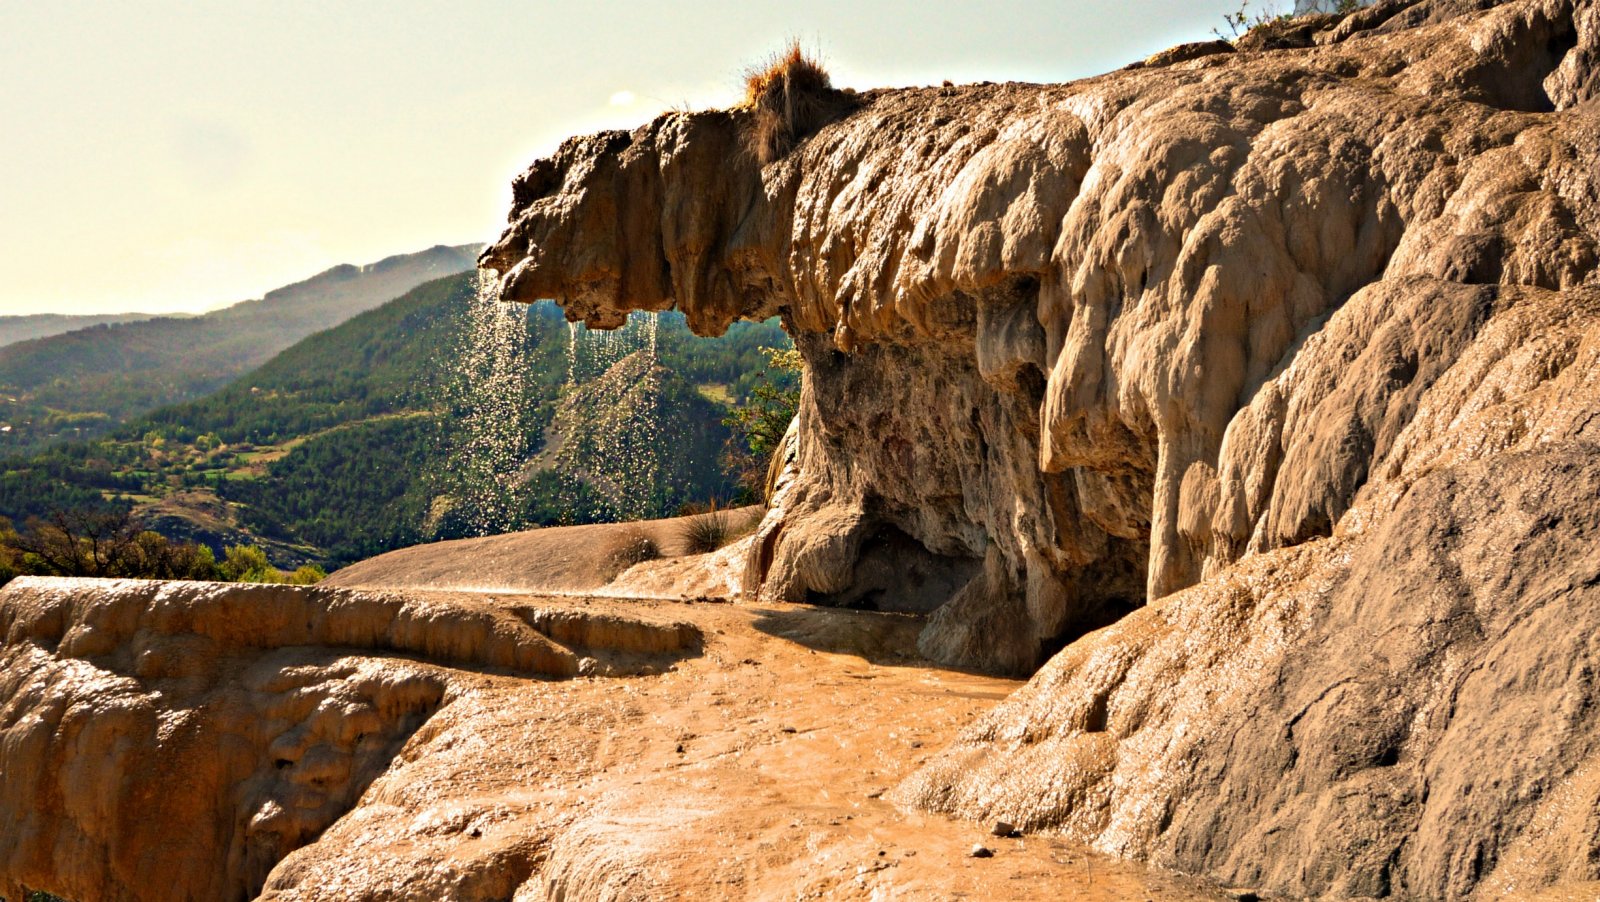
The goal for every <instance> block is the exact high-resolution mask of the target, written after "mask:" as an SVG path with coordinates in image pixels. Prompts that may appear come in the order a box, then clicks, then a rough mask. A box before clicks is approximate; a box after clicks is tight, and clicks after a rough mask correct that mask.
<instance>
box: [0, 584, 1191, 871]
mask: <svg viewBox="0 0 1600 902" xmlns="http://www.w3.org/2000/svg"><path fill="white" fill-rule="evenodd" d="M323 610H326V611H327V612H328V613H327V614H322V613H319V612H321V611H323ZM0 617H3V618H4V620H3V622H4V623H5V624H6V625H7V627H6V630H7V631H6V633H5V636H6V645H5V648H4V652H3V655H4V657H3V659H0V663H3V664H4V665H5V667H6V669H5V670H4V671H0V672H3V673H4V674H5V677H4V678H3V679H0V815H3V817H0V894H3V895H4V896H5V897H6V898H16V899H21V898H25V897H24V896H22V895H21V890H22V888H23V887H28V888H33V889H44V890H48V891H52V892H55V893H58V894H60V895H62V896H64V897H66V898H69V899H75V900H91V899H92V900H172V899H194V900H200V899H204V900H214V899H242V898H251V897H257V898H261V899H266V900H276V902H292V900H319V902H320V900H329V899H339V900H346V899H361V900H418V902H422V900H426V902H440V900H448V902H504V900H507V899H515V900H518V902H541V900H560V899H569V900H571V899H596V898H603V899H613V900H640V902H643V900H655V899H664V898H683V899H793V898H796V897H800V898H830V899H861V900H867V899H881V898H911V899H955V898H1007V899H1018V900H1039V902H1043V900H1047V899H1055V898H1059V897H1060V894H1061V893H1062V892H1063V891H1069V892H1073V893H1074V894H1075V897H1077V898H1082V899H1085V900H1093V902H1109V900H1121V899H1127V898H1160V899H1163V900H1171V902H1215V900H1218V899H1220V898H1223V896H1221V894H1219V893H1217V892H1216V891H1215V890H1214V889H1210V888H1208V887H1206V886H1205V885H1203V884H1201V883H1200V882H1198V881H1195V880H1193V879H1188V878H1184V877H1181V876H1178V875H1173V874H1168V873H1162V872H1159V871H1151V870H1149V869H1146V868H1144V867H1141V866H1139V865H1137V864H1134V863H1129V862H1118V861H1116V860H1114V859H1106V858H1103V857H1097V856H1095V854H1094V853H1091V852H1089V851H1087V850H1086V849H1084V848H1083V847H1082V846H1081V845H1079V844H1077V843H1074V842H1072V841H1071V840H1068V839H1065V838H1060V837H1056V838H1049V837H1037V836H1028V837H1017V838H1007V839H999V840H997V839H996V838H994V837H992V836H989V835H988V834H987V833H986V832H985V831H984V830H983V829H982V828H979V827H976V826H974V825H970V824H965V823H962V822H959V821H952V820H950V819H948V818H945V817H943V816H940V815H929V814H922V813H920V812H915V811H908V810H905V809H901V808H898V807H896V806H895V805H892V804H890V803H889V802H888V801H886V800H885V799H884V798H883V795H884V793H885V792H886V791H887V790H888V789H889V788H890V787H891V786H893V785H894V784H895V783H896V782H898V781H899V780H901V779H903V778H904V777H905V776H907V775H908V774H909V773H911V772H912V770H913V769H914V768H915V767H916V766H917V764H918V763H919V762H922V761H926V760H927V758H928V757H929V756H930V755H932V754H933V752H934V750H935V749H936V748H938V747H939V746H942V745H944V744H945V743H947V742H949V741H950V740H951V739H953V738H954V736H955V734H956V732H957V731H958V730H959V728H960V727H961V725H963V724H966V723H969V722H971V720H972V718H973V717H974V716H976V715H978V714H981V713H982V712H984V711H986V710H988V709H989V708H990V707H992V706H993V705H994V704H996V703H997V702H998V701H999V700H1000V699H1002V698H1004V697H1005V696H1006V695H1007V694H1009V693H1010V692H1012V691H1013V690H1014V689H1016V688H1017V686H1018V684H1017V683H1016V682H1014V681H1011V680H1005V679H999V678H994V677H985V676H980V675H976V674H967V673H960V672H953V671H944V670H940V669H937V668H929V667H927V666H926V664H925V662H923V661H921V660H920V659H918V657H917V655H916V652H915V638H916V634H917V632H918V630H919V628H920V621H919V620H918V618H916V617H914V616H910V615H886V614H871V613H858V612H850V611H837V610H826V609H818V608H811V607H804V606H787V605H773V606H747V605H733V604H725V603H722V604H707V603H683V602H664V601H645V600H633V601H623V602H618V601H611V600H605V599H583V598H566V599H553V598H548V597H540V596H536V595H527V594H509V593H507V594H492V595H491V594H483V593H456V592H428V591H420V590H407V591H406V592H404V593H403V594H397V593H394V592H383V593H379V592H375V591H371V590H364V591H359V590H347V589H339V590H316V589H301V588H291V587H274V588H260V587H257V588H248V587H245V588H241V587H232V586H195V585H190V586H182V585H171V586H162V585H159V584H149V583H98V582H95V581H87V580H84V581H51V580H29V581H26V582H24V583H22V584H21V585H18V586H13V587H8V588H7V589H6V590H5V592H3V593H0ZM424 622H425V623H426V624H427V626H426V629H424V630H421V631H417V632H414V631H413V626H414V625H416V624H421V623H424ZM112 640H115V643H114V645H112V644H108V643H111V642H112ZM497 648H498V649H500V650H499V651H496V650H495V649H497ZM532 649H546V650H550V651H554V652H555V653H556V654H555V656H554V657H552V658H549V659H548V660H550V661H552V662H557V663H556V664H555V666H554V667H552V668H548V669H546V668H544V667H543V665H539V664H537V663H536V664H535V666H533V667H531V668H529V667H527V666H525V665H524V664H523V663H522V662H524V661H525V660H527V659H528V654H529V651H530V650H532ZM540 654H541V656H542V654H543V653H542V652H541V653H540ZM569 654H570V655H571V656H572V657H571V658H569V657H568V655H569ZM572 658H575V659H576V660H575V661H574V660H572ZM539 659H541V658H534V660H536V661H537V660H539ZM585 659H588V661H590V662H591V663H587V664H586V663H585ZM141 661H144V662H145V663H144V664H143V665H141V664H140V663H139V662H141ZM158 662H166V663H164V664H160V665H159V666H158ZM174 662H181V663H182V664H183V667H184V671H183V675H181V676H179V675H174V674H173V673H172V672H171V669H172V668H173V667H174V666H176V665H175V663H174ZM560 662H570V663H572V664H573V665H574V666H576V667H578V668H579V669H580V670H581V671H583V672H582V673H580V674H578V675H576V676H572V677H570V678H566V679H552V678H550V677H551V676H552V675H561V674H564V673H566V672H567V670H568V668H567V666H566V664H565V663H560ZM619 677H620V678H619ZM979 839H982V840H984V841H985V842H987V843H988V844H989V845H990V846H991V847H993V848H994V849H995V852H996V854H995V857H993V858H991V859H986V860H982V861H979V860H976V859H972V858H969V857H968V855H967V852H968V850H969V849H970V848H971V846H972V844H973V843H974V842H976V841H978V840H979ZM257 893H259V896H257Z"/></svg>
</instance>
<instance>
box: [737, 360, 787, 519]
mask: <svg viewBox="0 0 1600 902" xmlns="http://www.w3.org/2000/svg"><path fill="white" fill-rule="evenodd" d="M765 353H766V357H767V365H766V366H765V367H764V368H762V369H760V370H756V371H754V372H752V373H751V374H750V376H749V383H748V387H747V390H746V393H745V395H744V400H743V402H742V403H739V404H737V405H735V406H734V407H733V409H732V410H731V411H730V412H729V414H728V416H727V418H726V419H724V420H723V423H724V425H726V426H727V427H728V428H729V429H732V430H733V436H732V438H731V439H730V441H729V442H728V445H727V449H726V451H725V452H724V461H725V464H726V466H727V468H728V469H729V471H730V472H732V473H734V474H735V475H736V478H737V479H738V482H739V485H740V487H741V497H742V500H745V501H751V502H755V501H764V500H766V496H767V493H768V491H769V489H770V485H769V483H770V480H769V478H768V475H769V471H770V470H771V468H772V460H773V456H774V455H775V454H777V453H778V450H779V448H780V447H781V446H782V445H783V436H784V434H785V433H786V432H788V431H789V423H790V422H791V421H792V420H794V417H795V414H796V413H797V412H798V411H799V409H800V369H801V360H800V352H799V351H797V350H795V349H793V348H786V349H769V350H767V351H766V352H765Z"/></svg>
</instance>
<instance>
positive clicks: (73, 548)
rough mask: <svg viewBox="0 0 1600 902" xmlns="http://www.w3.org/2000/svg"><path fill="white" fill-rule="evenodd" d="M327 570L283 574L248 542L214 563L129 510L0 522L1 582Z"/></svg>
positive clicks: (265, 579)
mask: <svg viewBox="0 0 1600 902" xmlns="http://www.w3.org/2000/svg"><path fill="white" fill-rule="evenodd" d="M327 575H328V574H327V573H326V572H324V571H323V570H322V569H321V568H320V567H316V566H304V567H301V568H299V569H297V570H295V571H294V572H292V573H285V572H283V571H281V570H278V569H277V568H275V567H273V566H272V565H270V564H269V563H268V562H267V556H266V552H264V551H262V550H261V549H259V548H255V547H252V546H233V547H230V548H228V549H227V551H226V554H225V557H224V559H223V560H222V562H221V563H220V564H219V563H218V562H217V559H216V555H215V554H213V553H212V551H211V549H210V548H208V547H207V546H205V545H201V544H197V543H192V542H180V541H174V540H172V539H169V538H167V537H166V536H163V535H160V534H159V533H155V532H151V531H150V530H147V529H144V528H143V527H142V526H141V525H140V524H139V523H138V521H136V520H135V519H134V518H133V517H132V516H131V515H130V514H129V513H128V512H127V511H120V512H119V511H109V510H77V511H56V512H54V513H52V514H51V515H50V517H49V518H48V519H33V520H30V521H29V522H28V524H27V527H26V528H25V529H24V530H23V531H22V532H18V531H17V530H16V529H14V528H12V526H11V525H10V524H9V523H0V585H4V584H5V583H7V582H10V581H11V580H12V579H14V578H15V577H18V576H75V577H83V576H87V577H103V578H120V579H184V580H214V581H215V580H220V581H225V582H252V583H292V584H296V585H311V584H314V583H317V582H320V581H321V580H323V579H324V578H326V577H327Z"/></svg>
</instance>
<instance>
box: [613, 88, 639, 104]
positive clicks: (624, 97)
mask: <svg viewBox="0 0 1600 902" xmlns="http://www.w3.org/2000/svg"><path fill="white" fill-rule="evenodd" d="M637 99H638V98H637V97H635V96H633V92H632V91H618V92H617V93H615V94H612V95H611V105H612V106H633V103H634V101H635V100H637Z"/></svg>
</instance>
